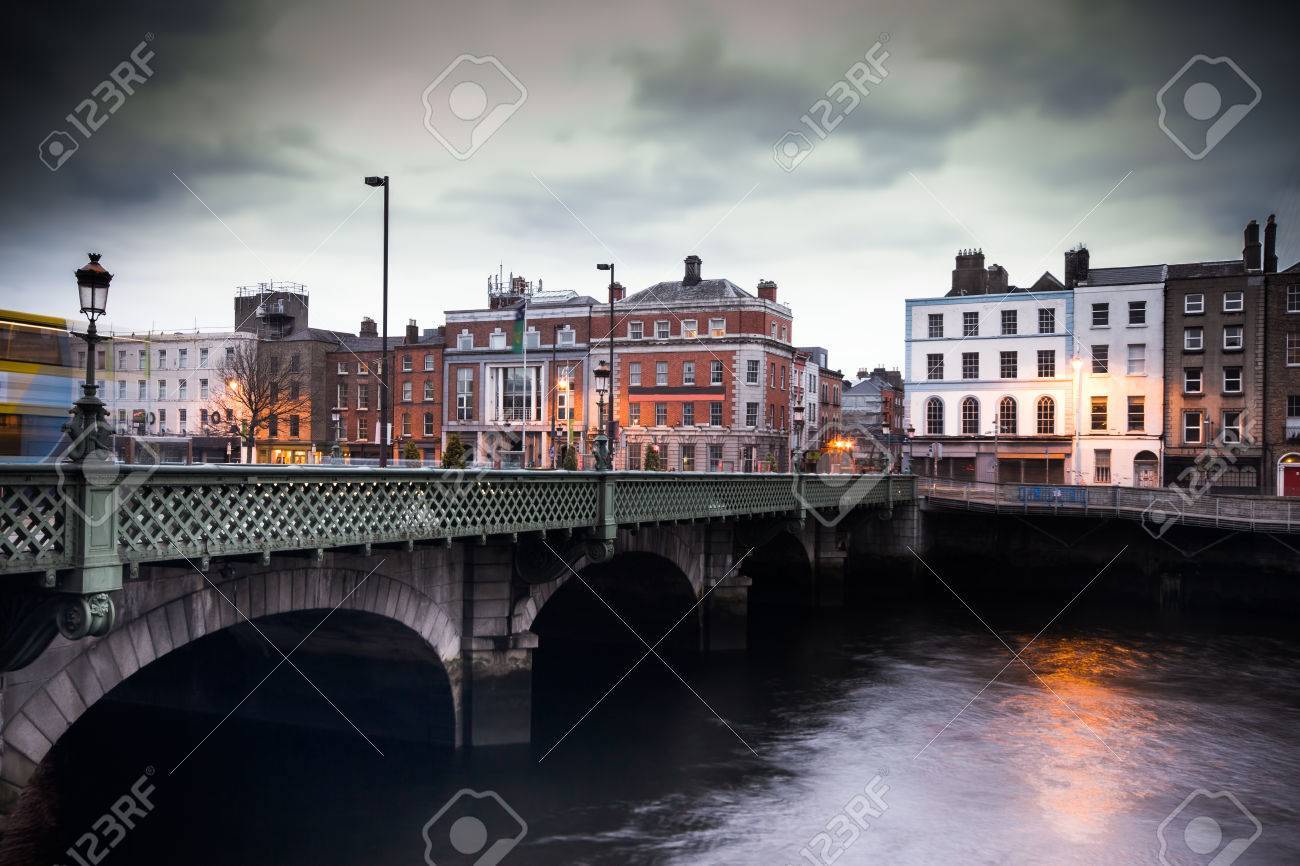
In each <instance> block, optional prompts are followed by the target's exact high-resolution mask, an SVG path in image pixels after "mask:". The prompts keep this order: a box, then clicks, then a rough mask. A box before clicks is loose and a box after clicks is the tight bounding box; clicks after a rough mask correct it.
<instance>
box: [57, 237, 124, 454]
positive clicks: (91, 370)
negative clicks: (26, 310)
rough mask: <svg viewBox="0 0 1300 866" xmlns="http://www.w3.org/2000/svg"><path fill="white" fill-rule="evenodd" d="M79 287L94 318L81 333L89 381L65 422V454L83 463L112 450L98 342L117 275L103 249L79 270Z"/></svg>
mask: <svg viewBox="0 0 1300 866" xmlns="http://www.w3.org/2000/svg"><path fill="white" fill-rule="evenodd" d="M76 276H77V291H78V292H79V293H80V295H81V312H82V313H84V314H85V316H86V318H87V319H88V320H89V322H90V326H89V327H88V328H86V333H84V334H78V335H77V336H79V337H81V339H83V340H85V341H86V381H85V382H84V383H82V386H81V390H82V395H81V398H80V399H78V400H77V402H76V403H74V404H73V407H72V411H71V414H72V420H70V421H69V422H68V423H67V424H65V425H64V426H63V429H64V430H65V431H66V432H67V434H68V436H69V437H70V438H71V440H72V444H71V446H70V447H69V448H68V451H67V453H66V455H65V458H66V459H67V460H68V461H69V462H72V463H81V462H82V461H84V460H85V459H86V458H87V457H90V456H91V455H93V454H96V453H99V454H100V455H101V459H102V456H103V454H105V453H107V452H111V451H112V447H113V446H112V440H111V439H110V438H109V432H110V431H109V427H108V422H107V418H108V410H107V409H105V408H104V401H103V400H101V399H99V397H98V395H97V394H96V392H97V391H98V390H99V389H98V388H97V387H96V386H95V345H96V344H97V343H100V342H102V339H103V338H101V337H100V336H99V333H98V331H96V330H95V321H96V320H97V319H98V318H99V317H100V316H102V315H104V311H105V309H107V307H108V284H109V283H111V282H112V281H113V275H112V274H110V273H109V272H108V271H106V270H105V269H104V266H103V265H101V264H100V263H99V253H91V254H90V261H89V262H87V263H86V265H85V267H83V268H81V269H80V270H78V271H77V274H76Z"/></svg>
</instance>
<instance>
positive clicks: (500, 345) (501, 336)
mask: <svg viewBox="0 0 1300 866" xmlns="http://www.w3.org/2000/svg"><path fill="white" fill-rule="evenodd" d="M505 347H506V335H505V332H504V331H493V332H492V333H491V334H488V348H489V349H504V348H505Z"/></svg>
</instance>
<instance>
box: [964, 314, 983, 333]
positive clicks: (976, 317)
mask: <svg viewBox="0 0 1300 866" xmlns="http://www.w3.org/2000/svg"><path fill="white" fill-rule="evenodd" d="M961 335H962V336H963V337H978V336H979V335H980V314H979V313H962V314H961Z"/></svg>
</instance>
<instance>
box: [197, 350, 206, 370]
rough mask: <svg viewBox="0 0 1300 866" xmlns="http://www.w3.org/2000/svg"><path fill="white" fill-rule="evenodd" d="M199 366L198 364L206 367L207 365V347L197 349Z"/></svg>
mask: <svg viewBox="0 0 1300 866" xmlns="http://www.w3.org/2000/svg"><path fill="white" fill-rule="evenodd" d="M199 366H200V367H207V366H208V350H207V349H199Z"/></svg>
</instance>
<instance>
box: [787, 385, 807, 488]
mask: <svg viewBox="0 0 1300 866" xmlns="http://www.w3.org/2000/svg"><path fill="white" fill-rule="evenodd" d="M804 408H805V407H804V405H803V403H802V402H799V403H796V404H795V405H794V447H793V448H791V449H790V469H791V471H792V472H798V471H799V468H800V467H799V463H800V462H802V459H803V425H804Z"/></svg>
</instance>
